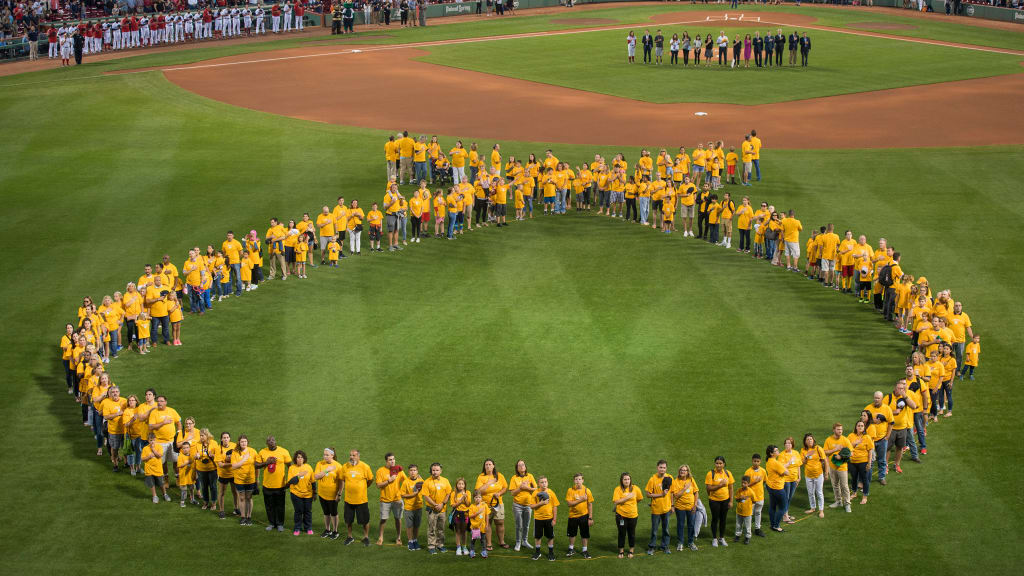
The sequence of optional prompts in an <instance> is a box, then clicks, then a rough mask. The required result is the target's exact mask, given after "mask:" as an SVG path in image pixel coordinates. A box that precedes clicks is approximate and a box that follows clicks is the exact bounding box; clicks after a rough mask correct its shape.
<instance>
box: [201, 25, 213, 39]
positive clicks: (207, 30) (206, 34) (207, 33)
mask: <svg viewBox="0 0 1024 576" xmlns="http://www.w3.org/2000/svg"><path fill="white" fill-rule="evenodd" d="M212 37H213V22H203V38H212Z"/></svg>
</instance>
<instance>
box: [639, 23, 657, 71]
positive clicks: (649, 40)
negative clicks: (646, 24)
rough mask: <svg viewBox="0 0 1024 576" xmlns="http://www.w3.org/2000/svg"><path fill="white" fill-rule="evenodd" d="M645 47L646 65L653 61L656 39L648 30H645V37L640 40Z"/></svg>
mask: <svg viewBox="0 0 1024 576" xmlns="http://www.w3.org/2000/svg"><path fill="white" fill-rule="evenodd" d="M640 43H641V44H642V45H643V47H644V64H646V63H648V62H650V61H651V48H653V47H654V37H653V36H651V33H650V32H649V31H647V30H644V37H643V38H641V39H640Z"/></svg>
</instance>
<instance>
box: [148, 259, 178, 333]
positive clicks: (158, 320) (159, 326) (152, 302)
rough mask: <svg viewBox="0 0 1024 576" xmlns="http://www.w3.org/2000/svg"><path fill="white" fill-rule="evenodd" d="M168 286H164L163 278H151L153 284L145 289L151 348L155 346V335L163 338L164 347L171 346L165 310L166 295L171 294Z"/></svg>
mask: <svg viewBox="0 0 1024 576" xmlns="http://www.w3.org/2000/svg"><path fill="white" fill-rule="evenodd" d="M172 291H173V290H172V288H171V287H170V286H165V285H164V277H163V276H160V275H157V276H154V277H153V283H152V284H150V285H149V286H148V287H147V288H146V299H145V300H144V302H145V304H146V306H148V307H149V316H150V318H151V321H150V331H151V332H152V334H153V346H156V335H157V334H160V335H162V336H163V339H164V345H165V346H170V345H171V320H170V314H169V312H168V310H167V295H168V294H170V293H171V292H172Z"/></svg>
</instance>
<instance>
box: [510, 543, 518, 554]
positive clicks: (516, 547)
mask: <svg viewBox="0 0 1024 576" xmlns="http://www.w3.org/2000/svg"><path fill="white" fill-rule="evenodd" d="M512 549H513V550H515V551H516V552H519V542H516V545H515V546H514V547H513V548H512Z"/></svg>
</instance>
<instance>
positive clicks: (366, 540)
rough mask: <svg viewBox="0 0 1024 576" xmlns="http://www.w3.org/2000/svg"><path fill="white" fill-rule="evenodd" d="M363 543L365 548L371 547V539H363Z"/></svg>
mask: <svg viewBox="0 0 1024 576" xmlns="http://www.w3.org/2000/svg"><path fill="white" fill-rule="evenodd" d="M362 542H363V546H369V545H370V539H369V538H363V540H362Z"/></svg>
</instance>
